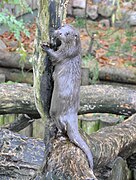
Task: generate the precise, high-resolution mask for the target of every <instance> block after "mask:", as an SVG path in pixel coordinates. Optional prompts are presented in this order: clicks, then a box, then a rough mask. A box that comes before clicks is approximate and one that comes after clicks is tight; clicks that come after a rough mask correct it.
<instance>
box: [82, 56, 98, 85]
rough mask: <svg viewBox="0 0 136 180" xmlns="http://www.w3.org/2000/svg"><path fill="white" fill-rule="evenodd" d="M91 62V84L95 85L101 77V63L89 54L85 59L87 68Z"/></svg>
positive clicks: (84, 62)
mask: <svg viewBox="0 0 136 180" xmlns="http://www.w3.org/2000/svg"><path fill="white" fill-rule="evenodd" d="M90 61H91V67H90V69H91V72H92V74H91V84H95V83H96V81H97V80H98V77H99V63H98V61H97V60H96V58H94V56H91V55H90V54H87V55H86V56H85V57H83V64H84V65H85V66H87V64H88V63H89V62H90Z"/></svg>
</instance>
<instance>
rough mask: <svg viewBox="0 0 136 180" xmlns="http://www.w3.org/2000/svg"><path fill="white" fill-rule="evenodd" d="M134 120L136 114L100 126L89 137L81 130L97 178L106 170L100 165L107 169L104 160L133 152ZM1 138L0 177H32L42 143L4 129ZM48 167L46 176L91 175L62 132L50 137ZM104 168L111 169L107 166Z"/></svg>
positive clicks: (81, 177) (135, 139) (41, 153)
mask: <svg viewBox="0 0 136 180" xmlns="http://www.w3.org/2000/svg"><path fill="white" fill-rule="evenodd" d="M135 122H136V114H134V115H133V116H131V117H130V118H129V119H127V120H126V121H124V122H122V123H120V124H119V125H116V126H113V127H108V128H103V129H101V130H99V131H98V132H96V133H93V134H92V135H91V136H90V137H89V136H87V135H86V134H85V133H83V132H82V131H81V134H82V136H83V137H84V138H85V139H86V141H87V142H88V145H89V147H90V149H91V150H92V152H93V156H94V162H95V168H94V172H95V174H96V176H97V177H100V179H103V177H104V173H105V171H101V168H103V169H104V168H105V169H106V166H107V164H109V163H110V162H111V161H113V160H114V159H115V158H116V157H117V156H118V155H119V156H122V157H123V158H124V159H127V158H128V157H129V156H130V155H132V154H133V153H134V152H135V146H136V143H135V142H136V123H135ZM11 137H12V138H11ZM0 139H1V141H0V147H1V151H0V152H1V161H0V178H1V177H3V175H6V176H7V177H8V178H11V177H12V178H13V179H23V180H25V179H30V178H32V176H33V175H34V174H35V173H36V172H37V171H38V169H39V167H40V166H41V164H42V159H43V158H44V143H43V142H42V141H39V140H35V139H31V138H27V137H24V136H22V135H19V134H15V133H13V132H10V131H9V130H4V129H1V131H0ZM128 147H129V151H128ZM37 153H38V155H37ZM83 167H84V168H83ZM47 169H48V175H49V178H50V177H51V176H52V177H55V176H56V174H57V175H58V176H57V178H58V177H59V178H60V179H61V178H62V179H66V180H67V179H68V178H69V179H70V178H71V179H76V180H84V179H86V178H87V177H93V176H94V175H93V173H92V171H91V170H90V168H89V166H88V162H87V159H86V156H85V154H84V153H83V152H82V150H80V149H79V148H78V147H77V146H75V145H74V144H73V143H71V142H70V141H69V140H68V138H67V137H64V136H61V135H60V136H58V137H56V138H54V139H53V149H52V151H51V152H50V155H49V157H48V161H47ZM81 169H82V170H83V171H81ZM106 171H110V170H109V168H107V169H106ZM109 174H110V173H109Z"/></svg>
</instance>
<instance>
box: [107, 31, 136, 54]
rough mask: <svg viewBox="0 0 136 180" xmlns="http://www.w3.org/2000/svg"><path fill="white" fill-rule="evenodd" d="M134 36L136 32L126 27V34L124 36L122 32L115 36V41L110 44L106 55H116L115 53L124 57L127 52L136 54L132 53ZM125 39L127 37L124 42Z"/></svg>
mask: <svg viewBox="0 0 136 180" xmlns="http://www.w3.org/2000/svg"><path fill="white" fill-rule="evenodd" d="M134 36H135V32H134V31H133V30H132V29H129V28H127V29H126V31H125V34H124V35H123V36H122V35H121V34H120V35H117V36H116V37H115V41H114V42H113V43H112V44H110V46H109V48H108V52H107V54H106V56H107V57H109V56H114V55H115V54H117V55H119V56H122V57H124V56H126V55H127V54H128V55H129V54H130V55H133V56H135V53H133V54H132V45H133V42H132V41H133V37H134ZM123 39H125V41H124V42H123V43H122V40H123Z"/></svg>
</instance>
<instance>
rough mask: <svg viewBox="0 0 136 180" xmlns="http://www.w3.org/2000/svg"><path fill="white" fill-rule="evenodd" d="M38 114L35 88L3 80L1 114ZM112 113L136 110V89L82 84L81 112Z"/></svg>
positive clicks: (132, 112)
mask: <svg viewBox="0 0 136 180" xmlns="http://www.w3.org/2000/svg"><path fill="white" fill-rule="evenodd" d="M12 113H14V114H15V113H16V114H29V115H30V116H33V117H34V115H36V116H37V115H38V112H37V110H36V107H35V101H34V92H33V88H32V87H31V86H30V85H26V84H19V83H16V84H0V114H12ZM85 113H112V114H120V115H126V116H129V115H132V114H134V113H136V89H135V88H134V87H133V88H130V87H129V88H128V87H121V86H112V85H90V86H81V92H80V109H79V114H85Z"/></svg>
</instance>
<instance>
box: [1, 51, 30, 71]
mask: <svg viewBox="0 0 136 180" xmlns="http://www.w3.org/2000/svg"><path fill="white" fill-rule="evenodd" d="M0 67H8V68H19V69H22V65H21V56H20V54H19V53H15V52H8V51H6V50H2V49H0ZM23 67H24V69H27V70H28V69H29V70H30V69H32V65H31V63H30V62H29V60H28V59H26V62H24V63H23Z"/></svg>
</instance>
